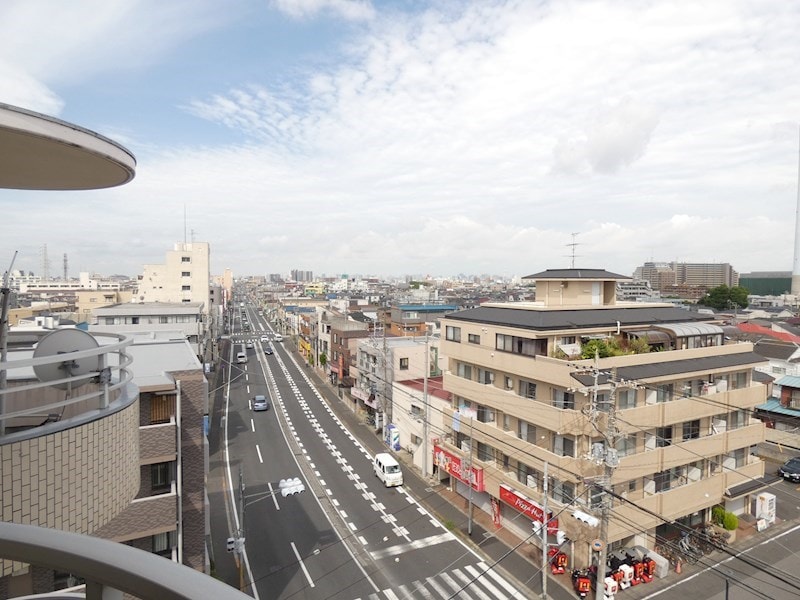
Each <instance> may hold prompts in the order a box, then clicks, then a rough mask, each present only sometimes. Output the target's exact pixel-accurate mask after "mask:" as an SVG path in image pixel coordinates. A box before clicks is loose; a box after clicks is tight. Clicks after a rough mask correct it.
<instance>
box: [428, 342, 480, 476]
mask: <svg viewBox="0 0 800 600" xmlns="http://www.w3.org/2000/svg"><path fill="white" fill-rule="evenodd" d="M424 363H425V364H424V365H423V376H424V379H423V380H422V401H423V402H424V403H425V415H424V417H423V419H422V476H423V477H424V478H427V477H428V443H429V442H428V436H429V435H430V433H429V430H428V421H430V403H429V402H428V371H430V356H429V354H428V331H427V329H426V330H425V361H424ZM470 443H471V442H470Z"/></svg>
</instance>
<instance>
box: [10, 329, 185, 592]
mask: <svg viewBox="0 0 800 600" xmlns="http://www.w3.org/2000/svg"><path fill="white" fill-rule="evenodd" d="M9 340H10V342H9V346H10V347H11V350H10V351H9V360H7V361H6V362H3V363H0V374H2V375H5V381H2V380H0V457H1V458H2V461H1V462H0V471H1V472H2V477H3V486H2V489H1V490H0V496H1V497H2V511H3V512H2V520H3V521H8V522H16V523H30V524H34V525H41V526H44V527H52V528H57V529H68V530H71V531H76V532H79V533H86V534H94V533H95V532H96V531H97V530H98V529H100V528H101V527H103V526H104V525H106V524H108V523H109V522H111V521H112V520H114V519H115V518H116V517H117V516H119V515H120V514H121V513H122V512H123V511H124V510H125V509H126V508H128V506H129V505H130V504H131V502H132V501H133V499H134V498H135V497H136V494H137V493H138V491H139V469H140V464H139V393H138V389H137V387H136V386H135V385H134V384H133V383H132V377H131V373H130V371H129V370H128V366H129V365H130V362H131V361H130V357H129V356H128V355H127V353H126V352H125V348H126V347H127V346H129V345H130V344H131V342H132V339H131V338H128V337H123V336H121V335H116V334H106V335H102V336H91V335H89V334H87V333H85V332H83V331H78V330H75V329H66V330H56V331H53V332H49V333H48V332H40V333H37V334H35V338H34V339H31V338H30V334H26V336H25V338H24V339H23V338H18V337H16V336H15V335H13V334H12V335H11V336H10V338H9ZM173 526H174V525H173ZM11 572H12V565H11V563H10V562H9V561H5V562H3V561H0V577H2V576H5V575H10V574H11Z"/></svg>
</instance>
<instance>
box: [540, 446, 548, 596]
mask: <svg viewBox="0 0 800 600" xmlns="http://www.w3.org/2000/svg"><path fill="white" fill-rule="evenodd" d="M543 477H544V483H543V490H544V496H543V500H542V598H543V599H544V600H547V563H548V562H549V560H548V556H547V550H548V544H547V530H548V528H549V525H550V519H548V518H547V461H544V474H543Z"/></svg>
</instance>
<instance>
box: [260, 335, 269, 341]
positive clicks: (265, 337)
mask: <svg viewBox="0 0 800 600" xmlns="http://www.w3.org/2000/svg"><path fill="white" fill-rule="evenodd" d="M261 341H262V342H268V341H269V336H268V335H262V336H261Z"/></svg>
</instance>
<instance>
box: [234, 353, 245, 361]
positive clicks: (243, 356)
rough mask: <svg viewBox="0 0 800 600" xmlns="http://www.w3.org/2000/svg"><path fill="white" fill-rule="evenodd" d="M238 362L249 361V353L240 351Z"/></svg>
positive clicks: (237, 357)
mask: <svg viewBox="0 0 800 600" xmlns="http://www.w3.org/2000/svg"><path fill="white" fill-rule="evenodd" d="M236 362H237V363H246V362H247V353H246V352H239V354H237V355H236Z"/></svg>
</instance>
